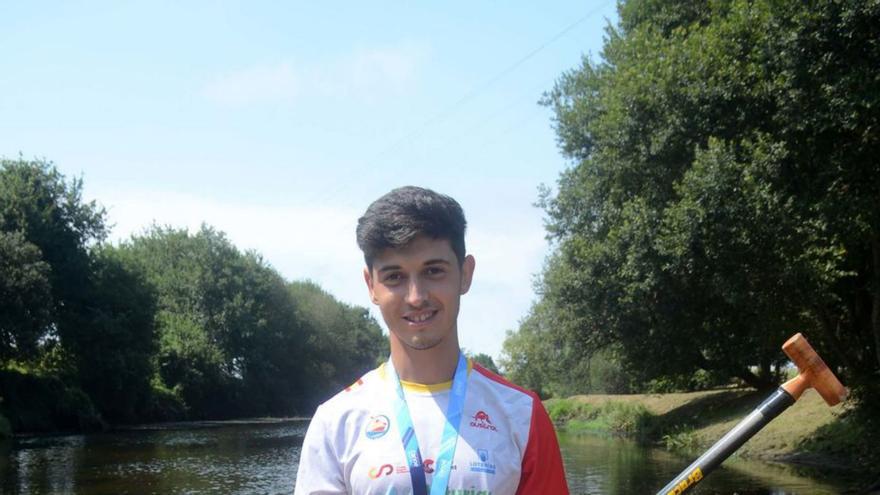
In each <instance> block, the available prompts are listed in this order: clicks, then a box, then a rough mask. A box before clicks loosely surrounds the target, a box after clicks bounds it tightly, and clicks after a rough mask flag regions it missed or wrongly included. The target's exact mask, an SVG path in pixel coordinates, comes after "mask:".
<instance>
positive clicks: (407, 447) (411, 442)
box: [388, 352, 467, 495]
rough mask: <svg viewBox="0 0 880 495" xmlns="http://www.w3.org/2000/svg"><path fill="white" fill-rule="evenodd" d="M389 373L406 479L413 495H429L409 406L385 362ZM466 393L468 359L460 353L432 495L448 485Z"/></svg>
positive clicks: (443, 489) (443, 494) (392, 370)
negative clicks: (404, 455)
mask: <svg viewBox="0 0 880 495" xmlns="http://www.w3.org/2000/svg"><path fill="white" fill-rule="evenodd" d="M388 371H389V373H390V375H391V381H392V383H393V384H394V387H395V392H396V400H395V401H394V410H395V413H396V415H397V429H398V430H400V441H401V443H402V444H403V450H404V451H406V463H407V465H408V466H409V476H410V478H411V480H412V486H413V495H428V487H427V482H426V481H425V466H424V465H423V464H422V453H421V452H420V451H419V441H418V439H417V438H416V431H415V429H414V428H413V424H412V418H411V417H410V415H409V407H407V405H406V397H405V396H404V395H403V385H401V383H400V377H399V376H397V371H396V370H395V369H394V364H392V363H391V360H390V359H389V360H388ZM465 392H467V360H466V359H465V358H464V355H463V354H462V353H460V352H459V354H458V366H457V367H456V368H455V375H454V376H453V377H452V390H451V391H450V394H449V406H447V408H446V421H445V422H444V423H445V424H444V426H443V436H442V437H441V440H440V453H439V454H438V455H437V460H436V468H435V469H434V478H433V480H432V482H431V495H445V494H446V486H447V485H448V484H449V475H450V473H451V472H452V459H453V457H454V456H455V444H456V443H457V442H458V428H459V426H460V424H461V412H462V409H463V408H464V396H465Z"/></svg>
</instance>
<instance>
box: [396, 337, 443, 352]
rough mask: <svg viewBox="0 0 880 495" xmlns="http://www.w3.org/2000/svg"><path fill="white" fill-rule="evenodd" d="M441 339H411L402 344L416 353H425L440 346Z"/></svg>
mask: <svg viewBox="0 0 880 495" xmlns="http://www.w3.org/2000/svg"><path fill="white" fill-rule="evenodd" d="M440 342H441V339H423V338H418V337H417V338H413V339H409V340H405V341H404V344H405V345H406V346H407V347H409V348H410V349H414V350H417V351H427V350H429V349H433V348H434V347H437V346H438V345H440Z"/></svg>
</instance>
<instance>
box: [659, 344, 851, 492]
mask: <svg viewBox="0 0 880 495" xmlns="http://www.w3.org/2000/svg"><path fill="white" fill-rule="evenodd" d="M782 350H783V351H785V354H786V355H788V357H789V359H791V360H792V362H793V363H794V364H795V365H796V366H797V368H798V375H797V376H796V377H794V378H792V379H791V380H789V381H787V382H785V383H784V384H783V385H782V386H781V387H779V388H778V389H776V391H774V392H773V394H771V395H770V397H767V399H766V400H764V402H762V403H761V405H759V406H758V407H757V408H756V409H755V410H754V411H752V412H751V414H749V415H748V416H746V417H745V419H743V420H742V421H740V422H739V424H737V425H736V426H734V427H733V429H732V430H730V431H729V432H727V434H726V435H724V436H723V437H721V440H718V441H717V442H715V445H713V446H712V447H710V448H709V450H707V451H706V452H705V453H704V454H703V455H701V456H700V457H699V458H697V460H696V461H694V462H693V463H691V465H690V466H688V467H687V469H685V470H684V471H682V472H681V474H679V475H678V476H676V477H675V479H673V480H672V481H670V482H669V484H668V485H666V486H665V487H663V489H662V490H660V491H659V492H657V495H679V494H681V493H685V492H686V491H688V490H689V489H690V488H691V487H693V486H694V485H696V484H697V483H699V482H700V480H702V479H703V477H705V476H706V475H707V474H709V473H710V472H711V471H712V470H713V469H715V468H716V467H718V466H719V465H721V463H722V462H724V460H725V459H727V458H728V457H730V455H731V454H733V453H734V452H736V449H738V448H740V447H741V446H742V444H744V443H746V441H748V439H750V438H752V436H754V435H755V433H758V431H760V430H761V428H763V427H764V426H765V425H766V424H767V423H769V422H770V421H772V420H773V418H775V417H776V416H779V414H781V413H782V411H784V410H786V409H788V407H789V406H791V405H792V404H794V403H795V401H796V400H798V399H799V398H800V396H801V394H803V393H804V391H805V390H806V389H808V388H811V387H812V388H814V389H816V391H817V392H819V395H821V396H822V398H823V399H825V402H827V403H828V405H829V406H834V405H836V404H839V403H840V402H841V401H843V400H844V399H846V395H847V391H846V389H845V388H844V387H843V385H842V384H841V383H840V381H839V380H838V379H837V377H836V376H834V373H832V372H831V370H830V369H828V366H827V365H825V362H824V361H822V358H820V357H819V355H818V354H816V351H814V350H813V347H812V346H811V345H810V343H809V342H807V339H805V338H804V336H803V335H801V334H797V335H795V336H794V337H792V338H790V339H788V341H786V342H785V344H783V345H782Z"/></svg>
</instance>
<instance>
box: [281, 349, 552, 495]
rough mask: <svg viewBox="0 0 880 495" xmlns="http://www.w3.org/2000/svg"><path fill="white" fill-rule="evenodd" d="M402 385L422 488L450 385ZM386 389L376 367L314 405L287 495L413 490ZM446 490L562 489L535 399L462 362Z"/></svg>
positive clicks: (487, 494) (460, 493)
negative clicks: (464, 376)
mask: <svg viewBox="0 0 880 495" xmlns="http://www.w3.org/2000/svg"><path fill="white" fill-rule="evenodd" d="M401 383H402V385H403V389H404V394H405V396H406V403H407V406H408V408H409V412H410V416H411V417H412V421H413V426H414V428H415V432H416V437H417V438H418V442H419V448H420V451H421V453H422V459H423V463H424V466H425V478H426V480H427V482H428V485H429V486H430V484H431V479H432V473H433V472H434V469H433V466H434V459H435V458H436V456H437V454H438V452H439V450H440V439H441V436H442V433H443V425H444V422H445V412H446V407H447V405H448V403H449V395H450V388H451V384H452V383H451V382H446V383H443V384H438V385H420V384H415V383H409V382H406V381H401ZM394 394H395V392H394V386H393V384H391V383H390V380H389V379H388V377H387V375H386V373H385V367H384V365H383V366H380V367H379V368H377V369H375V370H373V371H370V372H369V373H367V374H366V375H364V376H363V377H362V378H361V379H359V380H358V381H357V382H355V383H354V384H353V385H352V386H350V387H348V388H347V389H345V390H344V391H343V392H340V393H339V394H337V395H336V396H335V397H333V398H332V399H330V400H328V401H327V402H325V403H324V404H322V405H321V406H319V407H318V410H317V411H316V412H315V416H314V417H313V418H312V422H311V423H310V424H309V428H308V432H307V433H306V436H305V439H304V441H303V447H302V453H301V455H300V460H299V470H298V472H297V477H296V490H295V494H296V495H318V494H322V495H329V494H352V495H354V494H357V495H361V494H383V495H389V494H395V495H402V494H410V493H412V481H411V479H410V475H409V468H408V466H407V463H406V456H405V454H404V450H403V446H402V444H401V441H400V433H399V431H398V430H397V425H396V416H395V414H394V401H395V399H396V397H395V395H394ZM446 493H447V494H451V495H506V494H510V495H514V494H522V493H527V494H547V495H555V494H567V493H568V488H567V486H566V483H565V473H564V471H563V467H562V459H561V456H560V454H559V444H558V443H557V441H556V433H555V431H554V430H553V424H552V423H551V422H550V418H549V417H548V416H547V412H546V411H545V410H544V407H543V405H542V404H541V401H540V400H539V399H538V397H537V396H535V395H534V394H533V393H531V392H528V391H525V390H523V389H521V388H519V387H517V386H515V385H513V384H511V383H509V382H507V381H505V380H504V379H503V378H501V377H499V376H497V375H495V374H493V373H491V372H490V371H488V370H486V369H485V368H482V367H481V366H479V365H473V364H472V363H471V362H470V361H468V384H467V392H466V396H465V403H464V409H463V411H462V417H461V425H460V428H459V437H458V443H457V444H456V448H455V457H454V458H453V467H452V471H451V474H450V476H449V485H448V488H447V492H446Z"/></svg>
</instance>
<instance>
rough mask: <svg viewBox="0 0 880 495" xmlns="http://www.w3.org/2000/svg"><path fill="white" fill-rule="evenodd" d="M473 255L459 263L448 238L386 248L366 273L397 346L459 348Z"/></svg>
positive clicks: (419, 240) (424, 240)
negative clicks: (459, 325) (462, 305)
mask: <svg viewBox="0 0 880 495" xmlns="http://www.w3.org/2000/svg"><path fill="white" fill-rule="evenodd" d="M473 273H474V258H473V256H470V255H469V256H467V257H465V260H464V263H462V265H461V266H460V267H459V264H458V258H456V256H455V252H454V251H452V246H451V245H450V244H449V241H448V240H446V239H431V238H429V237H425V236H419V237H416V238H415V239H414V240H413V241H412V242H410V243H409V244H407V245H406V246H405V247H403V248H400V249H386V250H384V251H382V252H381V253H380V254H379V256H377V257H376V258H375V259H374V260H373V269H372V271H370V270H369V269H366V268H365V269H364V280H365V281H366V282H367V287H368V288H369V290H370V298H371V299H372V301H373V303H374V304H376V305H377V306H379V309H380V310H381V312H382V318H383V319H384V320H385V324H386V325H388V330H389V331H390V332H391V339H392V349H393V348H394V342H393V341H395V340H396V341H397V342H399V343H400V344H403V345H405V346H407V347H410V348H412V349H431V348H433V347H436V346H439V345H441V344H447V345H456V346H457V345H458V336H457V333H456V332H457V324H456V322H457V319H458V307H459V299H460V298H461V295H462V294H464V293H466V292H467V291H468V289H469V288H470V285H471V278H472V276H473Z"/></svg>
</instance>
